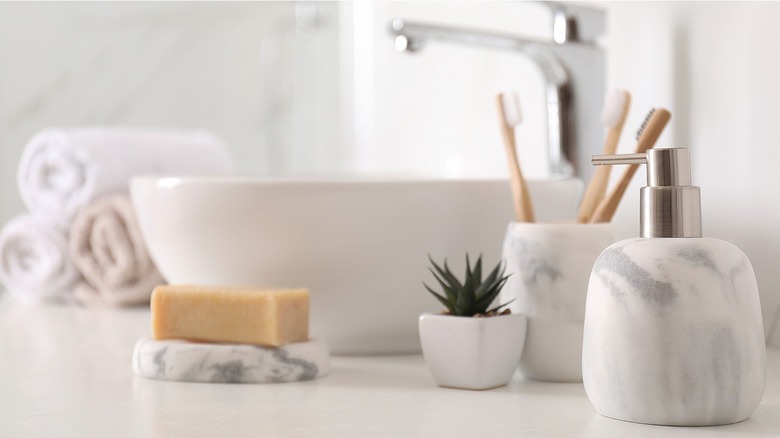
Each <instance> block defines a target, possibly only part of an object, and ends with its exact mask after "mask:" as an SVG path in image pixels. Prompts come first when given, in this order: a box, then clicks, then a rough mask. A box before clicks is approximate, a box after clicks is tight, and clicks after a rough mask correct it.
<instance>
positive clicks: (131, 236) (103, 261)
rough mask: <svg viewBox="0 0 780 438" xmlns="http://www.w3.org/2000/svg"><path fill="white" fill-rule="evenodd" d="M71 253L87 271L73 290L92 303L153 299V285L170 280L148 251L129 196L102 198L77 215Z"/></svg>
mask: <svg viewBox="0 0 780 438" xmlns="http://www.w3.org/2000/svg"><path fill="white" fill-rule="evenodd" d="M70 254H71V257H72V259H73V263H74V265H76V267H77V268H78V270H79V271H81V273H82V275H83V276H84V280H85V281H83V282H81V283H80V284H78V285H77V286H76V288H75V290H74V294H75V297H76V299H77V300H78V301H79V303H81V304H83V305H85V306H90V307H96V306H112V307H117V306H132V305H142V304H148V303H149V297H150V296H151V294H152V289H154V287H155V286H157V285H159V284H163V283H165V280H164V279H163V278H162V276H161V275H160V273H159V272H158V271H157V268H156V267H155V266H154V262H152V259H151V258H150V257H149V253H148V252H147V250H146V244H145V243H144V240H143V237H142V236H141V231H140V229H139V228H138V222H137V220H136V217H135V211H134V210H133V206H132V203H131V202H130V199H129V198H128V197H127V196H125V195H113V196H108V197H103V198H99V199H97V200H95V201H93V202H92V203H90V204H88V205H87V206H86V207H85V208H84V209H82V210H81V211H80V212H79V213H78V214H77V215H76V217H75V218H74V220H73V225H72V226H71V229H70Z"/></svg>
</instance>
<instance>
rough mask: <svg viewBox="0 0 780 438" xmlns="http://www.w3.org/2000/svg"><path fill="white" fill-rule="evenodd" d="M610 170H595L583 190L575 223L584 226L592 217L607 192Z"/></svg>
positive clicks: (606, 168)
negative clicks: (583, 193)
mask: <svg viewBox="0 0 780 438" xmlns="http://www.w3.org/2000/svg"><path fill="white" fill-rule="evenodd" d="M610 132H611V131H610ZM611 170H612V167H611V166H599V167H598V168H597V169H596V172H595V173H594V174H593V179H591V180H590V183H589V184H588V188H587V189H586V190H585V195H584V196H583V197H582V203H581V204H580V209H579V211H577V223H580V224H586V223H588V222H589V221H590V219H591V218H592V217H593V214H594V212H595V211H596V209H597V208H598V206H599V203H601V200H602V199H604V194H605V193H606V192H607V185H608V184H609V173H610V171H611Z"/></svg>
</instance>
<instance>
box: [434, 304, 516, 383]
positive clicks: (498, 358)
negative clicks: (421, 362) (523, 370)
mask: <svg viewBox="0 0 780 438" xmlns="http://www.w3.org/2000/svg"><path fill="white" fill-rule="evenodd" d="M419 329H420V342H421V344H422V350H423V356H425V363H426V364H428V369H429V370H430V371H431V374H432V375H433V379H434V380H435V381H436V383H437V384H438V385H439V386H443V387H447V388H458V389H475V390H481V389H490V388H496V387H499V386H504V385H506V384H507V383H509V381H510V380H512V375H513V374H514V372H515V370H516V369H517V365H518V363H519V361H520V354H521V353H522V351H523V340H524V339H525V330H526V318H525V316H523V315H518V314H510V315H500V316H492V317H487V318H472V317H465V316H450V315H437V314H431V313H425V314H423V315H421V316H420V319H419Z"/></svg>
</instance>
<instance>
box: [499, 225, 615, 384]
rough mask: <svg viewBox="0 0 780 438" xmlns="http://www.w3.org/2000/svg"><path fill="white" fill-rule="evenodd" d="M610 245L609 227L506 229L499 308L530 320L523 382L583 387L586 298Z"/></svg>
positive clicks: (522, 359) (516, 226) (610, 227)
mask: <svg viewBox="0 0 780 438" xmlns="http://www.w3.org/2000/svg"><path fill="white" fill-rule="evenodd" d="M613 242H614V237H613V229H612V225H610V224H567V223H557V224H544V223H515V222H513V223H510V224H509V227H508V228H507V231H506V238H505V240H504V250H503V257H504V261H505V263H506V273H507V274H511V275H510V277H509V279H508V280H507V283H506V286H504V289H503V290H502V291H501V294H500V298H499V302H502V303H506V302H509V301H512V300H514V301H513V302H512V304H510V306H509V308H510V309H512V313H518V314H522V315H526V316H527V317H528V334H527V336H526V339H525V349H524V351H523V354H522V356H521V358H520V371H521V373H522V374H523V376H524V377H526V378H528V379H532V380H539V381H545V382H581V381H582V334H583V327H584V321H585V297H586V296H587V292H588V281H589V279H590V272H591V269H592V268H593V263H594V262H595V261H596V258H597V257H598V256H599V254H601V251H602V250H604V249H605V248H606V247H608V246H609V245H611V244H612V243H613Z"/></svg>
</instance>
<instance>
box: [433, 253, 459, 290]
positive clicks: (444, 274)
mask: <svg viewBox="0 0 780 438" xmlns="http://www.w3.org/2000/svg"><path fill="white" fill-rule="evenodd" d="M428 260H430V261H431V264H432V265H433V268H434V269H435V270H436V272H437V273H438V274H439V276H440V277H441V278H442V279H443V280H444V281H445V282H446V283H447V284H448V285H449V286H450V288H451V289H452V290H459V289H460V288H462V287H463V285H461V284H460V281H458V279H457V278H455V276H454V275H452V272H450V270H449V268H448V267H447V259H445V260H444V269H442V268H441V267H439V265H437V264H436V262H434V261H433V259H431V257H430V256H428Z"/></svg>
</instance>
